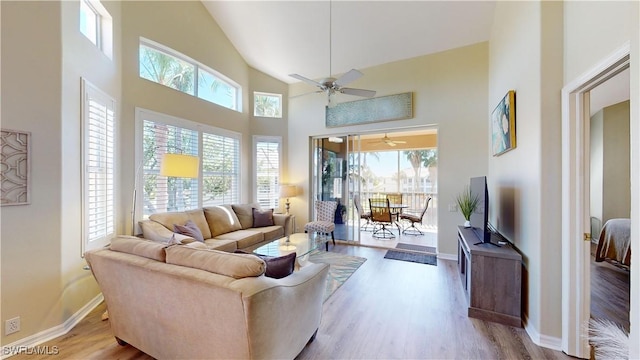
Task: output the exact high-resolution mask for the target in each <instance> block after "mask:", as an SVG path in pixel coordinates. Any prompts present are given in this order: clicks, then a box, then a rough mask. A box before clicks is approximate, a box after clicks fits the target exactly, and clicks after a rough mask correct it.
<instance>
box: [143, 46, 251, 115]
mask: <svg viewBox="0 0 640 360" xmlns="http://www.w3.org/2000/svg"><path fill="white" fill-rule="evenodd" d="M141 46H146V47H148V48H150V49H152V50H155V51H157V52H160V53H162V54H165V55H167V56H171V57H174V58H176V59H178V60H180V61H184V62H187V63H189V64H191V65H192V66H193V67H194V76H193V94H190V93H187V92H184V91H181V90H179V89H175V88H172V87H170V86H167V85H164V84H161V83H159V82H156V81H154V80H150V79H147V78H145V77H142V76H141V75H140V71H141V68H140V59H141V58H140V56H141V51H140V47H141ZM200 70H203V71H206V72H208V73H210V74H211V75H213V76H214V77H216V78H217V79H219V80H221V81H222V82H224V83H225V84H226V85H227V86H229V87H231V88H233V89H235V93H234V95H233V104H234V107H233V108H230V107H227V106H225V105H224V104H220V103H217V102H213V101H210V100H208V99H206V98H203V97H200V96H198V86H199V84H198V82H199V80H200V79H199V78H200ZM138 77H139V78H141V79H144V80H147V81H151V82H153V83H155V84H159V85H162V86H166V87H168V88H170V89H174V90H176V91H180V92H181V93H183V94H188V95H191V96H194V97H197V98H198V99H201V100H204V101H206V102H208V103H211V104H216V105H218V106H221V107H223V108H225V109H230V110H233V111H237V112H240V113H241V112H242V86H240V84H238V83H237V82H236V81H233V80H232V79H231V78H230V77H228V76H226V75H224V74H222V73H221V72H219V71H216V70H214V69H213V68H211V67H209V66H207V65H205V64H203V63H201V62H199V61H197V60H194V59H193V58H191V57H189V56H187V55H185V54H183V53H181V52H179V51H176V50H174V49H172V48H170V47H168V46H166V45H163V44H160V43H158V42H156V41H153V40H150V39H147V38H145V37H142V36H141V37H140V39H139V42H138Z"/></svg>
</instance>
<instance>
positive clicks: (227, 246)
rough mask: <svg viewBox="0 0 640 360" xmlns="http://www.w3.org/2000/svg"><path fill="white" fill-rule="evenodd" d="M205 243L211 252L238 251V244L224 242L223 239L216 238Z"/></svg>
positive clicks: (228, 241) (230, 241)
mask: <svg viewBox="0 0 640 360" xmlns="http://www.w3.org/2000/svg"><path fill="white" fill-rule="evenodd" d="M234 232H235V231H234ZM232 234H233V233H232ZM221 236H224V235H221ZM204 243H205V244H206V245H207V246H208V247H209V249H211V250H220V251H226V252H234V251H236V250H237V249H238V244H237V243H236V241H235V240H222V239H218V238H216V239H207V240H205V241H204Z"/></svg>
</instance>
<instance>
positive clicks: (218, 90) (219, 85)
mask: <svg viewBox="0 0 640 360" xmlns="http://www.w3.org/2000/svg"><path fill="white" fill-rule="evenodd" d="M139 49H140V53H139V66H140V70H139V75H140V77H141V78H144V79H147V80H150V81H153V82H156V83H158V84H161V85H164V86H167V87H170V88H172V89H175V90H178V91H181V92H183V93H185V94H189V95H193V96H196V97H198V98H200V99H202V100H206V101H208V102H211V103H214V104H217V105H220V106H224V107H226V108H228V109H232V110H236V111H242V105H241V104H242V102H241V97H240V94H241V93H242V88H241V87H240V85H238V84H237V83H236V82H234V81H233V80H231V79H229V78H228V77H226V76H224V75H223V74H221V73H219V72H217V71H215V70H213V69H211V68H209V67H207V66H205V65H204V64H202V63H199V62H197V61H195V60H193V59H191V58H189V57H188V56H186V55H184V54H181V53H179V52H177V51H175V50H173V49H170V48H168V47H166V46H164V45H161V44H158V43H156V42H153V41H151V40H147V39H143V38H141V39H140V47H139Z"/></svg>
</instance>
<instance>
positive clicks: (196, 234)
mask: <svg viewBox="0 0 640 360" xmlns="http://www.w3.org/2000/svg"><path fill="white" fill-rule="evenodd" d="M173 231H175V232H177V233H178V234H182V235H187V236H191V237H192V238H194V239H196V241H200V242H204V237H203V236H202V231H200V228H198V225H196V223H194V222H193V221H191V220H187V222H186V223H185V224H184V225H178V224H173Z"/></svg>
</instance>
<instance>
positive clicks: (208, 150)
mask: <svg viewBox="0 0 640 360" xmlns="http://www.w3.org/2000/svg"><path fill="white" fill-rule="evenodd" d="M202 154H203V157H202V183H203V184H202V186H203V189H202V204H203V206H211V205H221V204H231V203H238V202H240V195H239V186H240V174H239V173H240V160H239V158H240V141H239V139H237V138H232V137H228V136H222V135H216V134H213V133H203V134H202Z"/></svg>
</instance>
